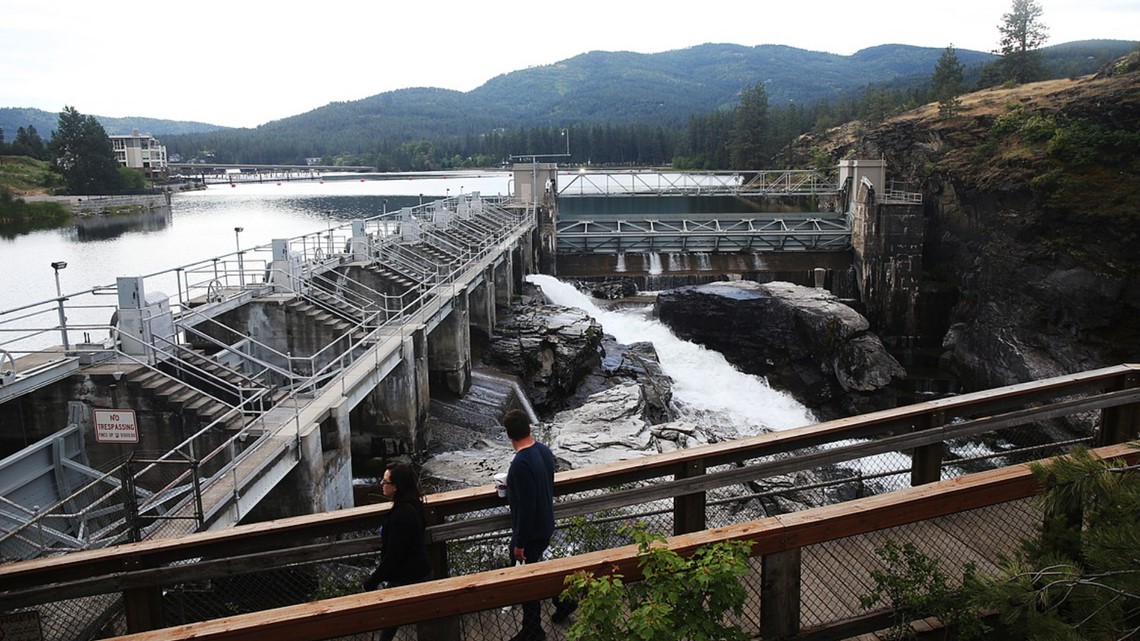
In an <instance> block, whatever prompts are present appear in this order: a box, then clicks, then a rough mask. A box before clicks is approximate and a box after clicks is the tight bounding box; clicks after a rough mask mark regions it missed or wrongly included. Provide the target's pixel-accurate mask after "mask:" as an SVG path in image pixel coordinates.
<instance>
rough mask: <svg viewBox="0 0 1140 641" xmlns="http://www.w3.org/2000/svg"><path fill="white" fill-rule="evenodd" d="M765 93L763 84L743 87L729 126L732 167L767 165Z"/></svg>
mask: <svg viewBox="0 0 1140 641" xmlns="http://www.w3.org/2000/svg"><path fill="white" fill-rule="evenodd" d="M768 127H769V125H768V92H766V91H764V85H761V84H757V85H753V86H751V87H746V88H745V89H744V91H743V92H741V94H740V104H739V105H738V106H737V107H736V111H735V114H734V119H733V126H732V143H731V149H730V153H729V161H730V162H731V163H732V167H733V168H735V169H761V168H763V167H767V166H768V164H769V161H768V156H769V153H768V152H769V145H768V134H769V131H768Z"/></svg>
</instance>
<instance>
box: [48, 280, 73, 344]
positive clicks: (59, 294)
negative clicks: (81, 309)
mask: <svg viewBox="0 0 1140 641" xmlns="http://www.w3.org/2000/svg"><path fill="white" fill-rule="evenodd" d="M51 268H52V269H53V270H55V300H56V304H58V305H59V334H60V336H61V337H62V338H63V353H64V354H66V353H68V352H70V351H71V345H69V344H68V342H67V316H65V315H64V313H63V300H64V298H63V290H62V289H61V288H60V286H59V270H61V269H66V268H67V262H66V261H62V260H57V261H55V262H54V263H52V264H51Z"/></svg>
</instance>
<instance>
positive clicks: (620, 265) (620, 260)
mask: <svg viewBox="0 0 1140 641" xmlns="http://www.w3.org/2000/svg"><path fill="white" fill-rule="evenodd" d="M614 271H616V272H618V273H619V274H620V273H622V272H624V271H625V253H621V254H618V255H617V267H616V268H615V269H614Z"/></svg>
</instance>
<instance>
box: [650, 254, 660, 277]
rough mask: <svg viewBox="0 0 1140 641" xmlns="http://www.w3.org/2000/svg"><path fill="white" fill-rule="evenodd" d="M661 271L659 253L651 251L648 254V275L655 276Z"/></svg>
mask: <svg viewBox="0 0 1140 641" xmlns="http://www.w3.org/2000/svg"><path fill="white" fill-rule="evenodd" d="M661 271H662V269H661V254H658V253H657V252H652V253H651V254H649V275H650V276H657V275H658V274H660V273H661Z"/></svg>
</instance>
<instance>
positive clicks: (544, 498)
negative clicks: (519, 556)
mask: <svg viewBox="0 0 1140 641" xmlns="http://www.w3.org/2000/svg"><path fill="white" fill-rule="evenodd" d="M507 502H508V503H509V504H510V506H511V547H512V548H525V547H526V544H527V543H528V542H531V541H549V540H550V537H551V536H553V535H554V454H552V453H551V452H550V448H548V447H546V446H545V445H543V444H542V443H539V442H538V441H535V442H534V445H531V446H530V447H524V448H523V449H521V450H519V451H517V452H515V458H514V459H512V460H511V467H510V470H508V471H507Z"/></svg>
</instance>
